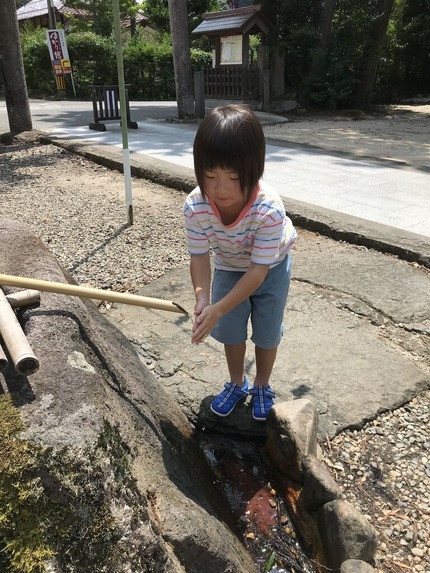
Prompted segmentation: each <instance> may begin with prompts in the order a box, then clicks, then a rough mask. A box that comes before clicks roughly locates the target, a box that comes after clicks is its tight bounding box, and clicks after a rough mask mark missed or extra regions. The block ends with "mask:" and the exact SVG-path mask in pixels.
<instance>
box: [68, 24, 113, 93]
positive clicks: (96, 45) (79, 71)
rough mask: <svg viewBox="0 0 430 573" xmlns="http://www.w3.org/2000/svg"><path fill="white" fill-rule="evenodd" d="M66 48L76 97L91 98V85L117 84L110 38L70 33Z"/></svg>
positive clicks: (85, 33)
mask: <svg viewBox="0 0 430 573" xmlns="http://www.w3.org/2000/svg"><path fill="white" fill-rule="evenodd" d="M67 46H68V49H69V56H70V61H71V63H72V68H73V78H74V81H75V87H76V95H77V96H78V97H81V98H89V97H91V91H92V90H91V86H92V85H109V84H117V83H118V75H117V67H116V50H115V43H114V40H113V38H112V37H109V38H105V37H103V36H98V35H97V34H94V32H83V33H82V32H80V33H71V34H69V35H68V36H67Z"/></svg>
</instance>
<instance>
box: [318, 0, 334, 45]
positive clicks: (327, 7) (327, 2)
mask: <svg viewBox="0 0 430 573" xmlns="http://www.w3.org/2000/svg"><path fill="white" fill-rule="evenodd" d="M335 8H336V0H322V2H321V15H320V26H319V29H320V34H319V36H320V46H321V49H322V50H324V51H327V50H328V48H329V46H330V41H331V29H332V25H333V15H334V11H335Z"/></svg>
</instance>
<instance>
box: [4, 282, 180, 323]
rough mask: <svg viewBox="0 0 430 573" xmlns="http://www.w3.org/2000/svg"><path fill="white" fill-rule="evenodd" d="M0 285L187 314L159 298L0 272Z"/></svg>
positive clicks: (175, 304)
mask: <svg viewBox="0 0 430 573" xmlns="http://www.w3.org/2000/svg"><path fill="white" fill-rule="evenodd" d="M0 285H4V286H13V287H22V288H29V289H36V290H40V291H45V292H53V293H56V294H66V295H70V296H78V297H80V298H92V299H95V300H105V301H109V302H117V303H120V304H131V305H134V306H143V307H145V308H154V309H157V310H167V311H170V312H178V313H180V314H186V315H187V316H189V315H188V312H187V311H186V310H185V309H184V308H183V307H182V306H181V305H179V304H178V303H176V302H171V301H167V300H163V299H160V298H151V297H147V296H140V295H137V294H129V293H123V292H116V291H109V290H103V289H97V288H91V287H83V286H77V285H70V284H65V283H58V282H51V281H43V280H40V279H30V278H25V277H18V276H14V275H2V274H0Z"/></svg>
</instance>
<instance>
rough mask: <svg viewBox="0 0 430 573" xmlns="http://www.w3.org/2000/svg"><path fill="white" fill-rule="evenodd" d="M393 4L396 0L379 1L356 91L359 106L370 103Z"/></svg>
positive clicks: (356, 100)
mask: <svg viewBox="0 0 430 573" xmlns="http://www.w3.org/2000/svg"><path fill="white" fill-rule="evenodd" d="M393 4H394V0H378V2H377V15H376V18H375V20H374V22H373V26H372V28H371V33H370V38H369V43H368V46H367V55H366V59H365V63H364V67H363V71H362V75H361V80H360V83H359V85H358V87H357V91H356V93H355V105H356V106H357V107H359V108H362V107H366V106H368V105H369V103H370V99H371V95H372V91H373V88H374V86H375V81H376V73H377V71H378V65H379V59H380V57H381V51H382V47H383V45H384V40H385V35H386V33H387V26H388V22H389V20H390V15H391V11H392V9H393Z"/></svg>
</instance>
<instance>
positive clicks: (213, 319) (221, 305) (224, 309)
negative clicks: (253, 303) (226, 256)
mask: <svg viewBox="0 0 430 573" xmlns="http://www.w3.org/2000/svg"><path fill="white" fill-rule="evenodd" d="M269 268H270V267H269V265H256V264H254V263H251V264H250V266H249V269H248V270H247V271H246V273H245V274H244V275H243V277H242V278H241V279H240V281H238V282H237V283H236V285H235V286H234V288H232V290H231V291H230V292H229V293H228V294H227V295H226V296H225V297H223V298H222V299H221V300H219V301H218V302H217V303H215V304H208V305H207V306H205V307H204V309H202V311H201V312H200V313H199V314H198V315H197V316H196V320H195V322H194V326H193V335H192V338H191V340H192V342H194V343H195V344H198V343H199V342H202V341H203V340H204V339H205V338H206V337H207V336H208V335H209V334H210V332H211V330H212V328H213V327H214V326H215V324H216V323H217V322H218V320H219V319H220V318H221V317H222V316H224V315H225V314H227V313H228V312H230V310H232V309H233V308H234V307H235V306H237V305H238V304H240V303H241V302H243V301H244V300H246V299H247V298H248V297H249V296H250V295H251V294H252V293H253V292H254V291H256V290H257V288H258V287H259V286H260V285H261V284H262V283H263V281H264V279H265V278H266V276H267V273H268V272H269ZM196 314H197V313H196Z"/></svg>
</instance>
